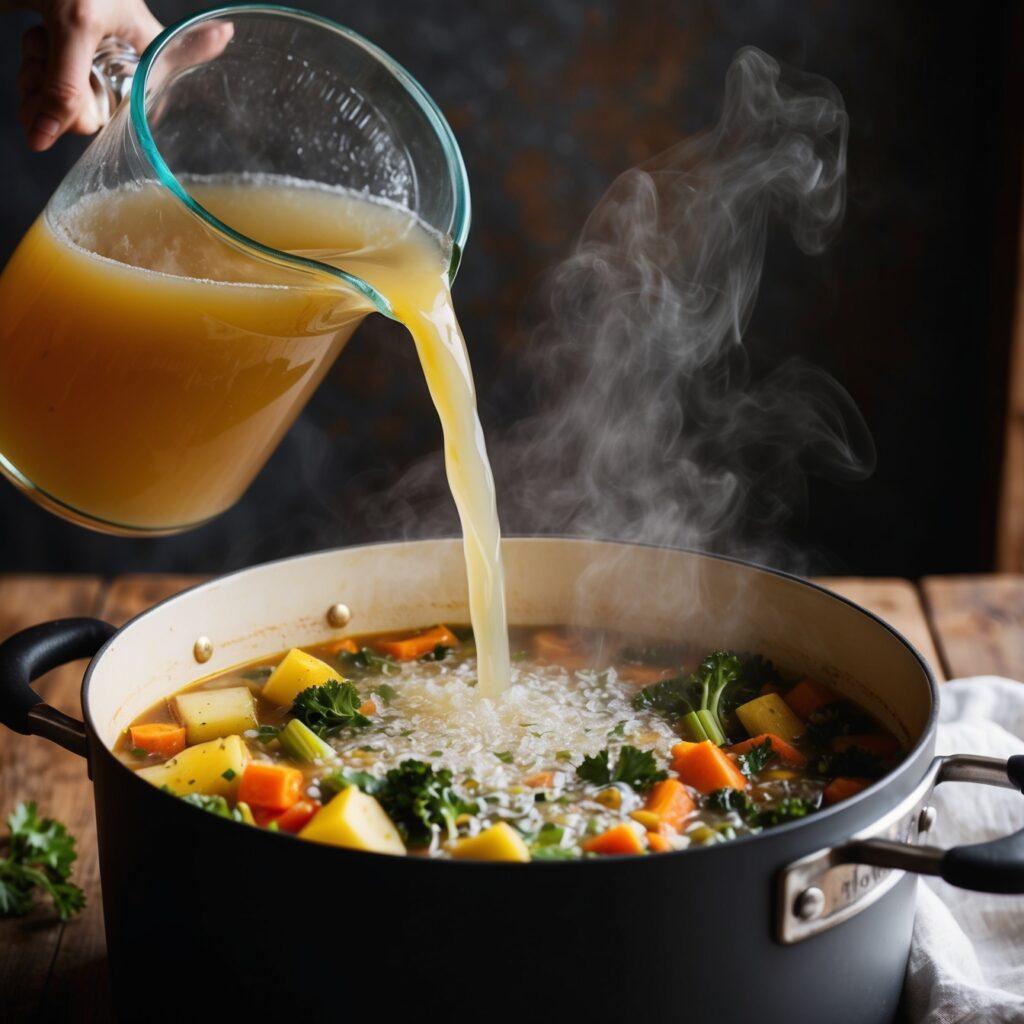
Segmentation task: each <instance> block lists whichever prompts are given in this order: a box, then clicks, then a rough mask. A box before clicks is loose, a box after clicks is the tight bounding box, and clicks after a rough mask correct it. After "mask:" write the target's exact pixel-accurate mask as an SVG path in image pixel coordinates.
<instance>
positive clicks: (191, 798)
mask: <svg viewBox="0 0 1024 1024" xmlns="http://www.w3.org/2000/svg"><path fill="white" fill-rule="evenodd" d="M182 800H184V801H185V803H187V804H191V805H192V806H193V807H198V808H199V809H200V810H201V811H207V812H208V813H210V814H215V815H216V816H217V817H218V818H227V819H228V820H229V821H245V818H244V817H243V816H242V812H241V811H240V810H239V809H238V808H237V807H232V806H231V805H230V804H229V803H228V802H227V800H225V799H224V797H222V796H208V795H207V794H205V793H189V794H188V796H183V797H182Z"/></svg>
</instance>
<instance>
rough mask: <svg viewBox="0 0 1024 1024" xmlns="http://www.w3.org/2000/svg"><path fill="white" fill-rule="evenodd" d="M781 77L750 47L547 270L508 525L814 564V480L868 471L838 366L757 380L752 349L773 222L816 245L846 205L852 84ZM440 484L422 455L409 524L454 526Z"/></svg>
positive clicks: (404, 490)
mask: <svg viewBox="0 0 1024 1024" xmlns="http://www.w3.org/2000/svg"><path fill="white" fill-rule="evenodd" d="M785 79H786V80H785V81H783V80H782V76H781V74H780V68H779V65H778V64H777V63H776V62H775V61H774V60H773V59H772V58H770V57H769V56H767V55H766V54H764V53H762V52H761V51H759V50H756V49H752V48H750V49H745V50H742V51H741V52H740V53H739V54H738V55H737V56H736V58H735V59H734V61H733V63H732V66H731V67H730V69H729V72H728V76H727V79H726V86H725V100H724V109H723V112H722V115H721V118H720V120H719V122H718V124H717V125H716V126H715V127H714V128H713V129H712V130H710V131H708V132H706V133H704V134H701V135H699V136H696V137H694V138H690V139H687V140H685V141H683V142H681V143H679V144H678V145H676V146H674V147H673V148H671V149H669V150H668V151H666V152H665V153H662V154H661V155H660V156H658V157H656V158H654V159H653V160H651V161H650V162H649V163H647V164H644V165H642V166H640V167H636V168H634V169H632V170H630V171H627V172H626V173H624V174H623V175H621V176H620V177H619V178H618V179H617V180H616V181H615V182H614V183H613V184H612V186H611V188H610V189H609V190H608V192H607V193H606V194H605V196H604V197H603V198H602V199H601V201H600V202H599V204H598V206H597V208H596V209H595V210H594V212H593V213H592V214H591V216H590V218H589V220H588V221H587V223H586V225H585V226H584V228H583V231H582V233H581V234H580V237H579V239H578V241H577V243H576V246H575V249H574V251H573V253H572V254H571V255H570V256H569V258H568V259H566V260H565V261H564V262H563V263H562V264H561V265H559V266H558V267H556V268H555V269H554V270H553V271H552V272H551V273H550V275H549V276H548V279H547V281H546V285H545V296H546V300H547V301H546V315H545V316H544V318H543V322H542V324H541V326H540V327H539V328H538V330H537V331H536V335H535V337H534V340H533V344H532V345H531V347H530V351H529V354H528V356H527V360H528V367H527V368H528V370H529V375H530V379H531V380H532V381H533V382H534V383H533V388H534V393H533V394H532V396H531V399H532V400H531V401H530V402H529V406H530V408H532V409H533V410H535V411H534V413H533V414H532V415H530V416H529V418H527V419H525V420H523V421H521V422H519V423H518V424H517V425H516V426H514V427H513V429H512V430H511V431H510V432H509V433H508V434H507V435H505V436H498V437H494V436H493V435H492V436H491V438H490V444H489V447H490V452H491V459H492V463H493V465H494V470H495V476H496V478H497V480H498V487H499V491H498V495H499V498H498V506H499V509H500V511H501V515H502V520H503V524H504V527H505V529H506V531H507V532H512V533H555V534H573V535H582V536H599V537H605V538H613V539H619V540H629V541H645V542H652V543H660V544H674V545H683V546H687V547H697V548H704V549H709V550H716V551H725V552H729V553H733V554H739V555H744V556H748V557H754V558H757V559H759V560H762V561H769V562H775V563H780V562H784V563H786V564H788V565H789V566H790V567H794V568H802V565H800V564H798V563H796V562H795V561H794V555H795V553H794V552H792V551H791V550H789V549H788V548H786V547H785V546H784V545H783V544H782V543H781V541H780V540H779V534H780V528H781V526H782V525H783V524H784V523H785V522H786V520H787V519H789V518H790V517H791V515H792V514H793V512H794V511H795V510H796V509H798V508H799V507H801V505H802V504H803V502H804V500H805V497H806V478H807V475H808V474H809V473H814V474H818V475H825V476H830V477H833V478H839V479H856V478H859V477H861V476H864V475H866V474H867V473H869V472H870V471H871V469H872V468H873V464H874V450H873V445H872V442H871V439H870V436H869V434H868V432H867V429H866V427H865V425H864V423H863V421H862V419H861V417H860V415H859V413H858V412H857V410H856V408H855V406H854V405H853V402H852V400H851V399H850V397H849V395H848V394H847V393H846V392H845V391H844V390H843V388H842V387H841V386H840V385H839V384H838V383H837V382H836V381H834V380H833V379H832V378H831V377H829V376H828V375H827V374H826V373H824V372H823V371H822V370H820V369H816V368H815V367H813V366H811V365H808V364H807V363H805V362H802V361H799V360H789V361H787V362H784V363H783V364H782V365H779V366H777V367H775V368H774V369H772V370H770V371H769V372H767V373H762V374H761V375H760V376H759V375H757V374H756V373H755V372H754V369H753V368H752V363H751V359H750V355H749V353H748V351H747V349H746V348H745V347H744V330H745V328H746V325H747V322H748V320H749V318H750V315H751V311H752V309H753V305H754V302H755V300H756V298H757V292H758V287H759V284H760V279H761V269H762V265H763V261H764V252H765V241H766V235H767V231H768V227H769V224H770V222H772V221H773V220H778V221H780V222H782V223H783V224H785V225H786V226H787V227H788V229H789V231H790V233H791V234H792V237H793V239H794V240H795V242H796V244H797V245H798V246H799V247H800V249H801V250H803V251H804V252H806V253H816V252H819V251H820V250H821V249H822V248H823V247H824V246H825V244H826V243H827V242H828V240H829V239H830V238H831V236H832V235H833V233H834V232H835V231H836V229H837V228H838V226H839V224H840V222H841V220H842V216H843V208H844V188H845V171H846V141H847V118H846V113H845V110H844V107H843V102H842V98H841V96H840V95H839V93H838V91H837V90H836V89H835V87H834V86H833V85H832V84H831V83H830V82H828V81H826V80H825V79H822V78H818V77H812V76H809V75H800V76H796V75H794V74H792V73H787V74H786V76H785ZM470 344H471V346H472V339H470ZM441 479H443V478H442V477H441V474H440V469H439V465H438V463H436V462H431V463H430V464H429V465H425V464H421V465H419V466H416V467H414V468H413V469H412V470H411V471H410V472H409V473H408V474H407V475H406V477H405V479H404V480H403V481H402V483H401V484H400V486H399V488H398V491H397V493H396V494H393V495H392V497H393V498H396V499H397V500H398V502H399V505H401V506H402V508H403V509H404V512H405V513H407V514H409V516H410V518H409V519H407V520H405V525H406V526H408V524H409V523H411V522H415V523H416V524H417V525H416V528H414V529H406V532H407V533H413V532H419V533H421V534H426V535H429V534H436V533H437V532H439V531H438V525H439V524H438V522H437V519H436V516H435V515H432V514H430V513H429V512H428V511H425V509H427V510H429V509H430V507H431V504H432V503H431V501H429V500H425V499H426V492H427V491H428V490H430V489H431V488H433V487H435V486H436V483H437V482H438V481H439V480H441ZM377 508H378V513H379V505H378V506H377ZM401 518H403V519H404V518H405V517H404V516H402V517H401Z"/></svg>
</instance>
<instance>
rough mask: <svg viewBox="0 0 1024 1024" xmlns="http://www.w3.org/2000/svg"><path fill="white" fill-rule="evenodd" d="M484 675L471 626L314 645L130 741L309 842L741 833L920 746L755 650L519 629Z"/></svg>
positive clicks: (782, 818) (195, 789)
mask: <svg viewBox="0 0 1024 1024" xmlns="http://www.w3.org/2000/svg"><path fill="white" fill-rule="evenodd" d="M511 639H512V651H513V669H512V683H513V685H511V686H510V687H509V688H508V689H507V690H505V691H504V692H503V693H502V694H501V695H500V696H499V697H498V698H496V699H493V700H492V699H481V697H480V696H479V694H478V692H477V682H478V681H477V664H476V649H475V644H474V640H473V635H472V631H471V630H470V629H469V628H466V627H457V626H453V627H451V628H449V627H447V626H444V625H437V626H433V627H430V628H422V629H416V630H410V631H408V632H405V633H398V634H387V635H384V634H374V635H367V636H353V637H346V638H345V639H342V640H338V641H335V642H333V643H328V644H323V645H319V646H313V647H309V648H294V649H292V650H290V651H288V652H286V653H284V654H280V655H277V656H275V657H272V658H267V659H266V660H265V661H261V662H258V663H253V664H247V665H243V666H239V667H237V668H234V669H231V670H229V671H227V672H223V673H220V674H217V675H215V676H211V677H208V678H205V679H202V680H199V681H198V682H195V683H193V684H192V685H191V686H189V687H188V688H186V689H184V690H182V691H181V692H179V693H178V694H176V695H175V696H172V697H170V698H168V699H167V700H166V701H164V702H162V703H161V704H159V705H157V706H156V707H153V708H151V709H150V710H149V711H148V712H147V713H146V714H144V715H142V716H141V717H139V718H138V719H137V720H136V721H135V722H134V723H133V724H132V725H131V727H130V728H129V729H127V730H126V732H125V734H124V736H123V737H122V738H121V740H120V741H119V743H118V745H117V747H116V751H115V752H116V754H117V756H118V757H120V758H121V760H122V761H123V762H124V763H125V764H126V765H128V766H129V767H130V768H131V769H132V770H134V771H136V772H137V773H138V774H139V775H140V776H141V777H142V778H144V779H146V780H147V781H149V782H150V783H152V784H153V785H156V786H159V787H162V788H164V789H166V790H167V791H168V792H169V793H172V794H174V795H175V796H177V797H181V798H183V799H184V800H186V801H188V802H189V803H191V804H193V805H194V806H195V807H196V808H197V809H198V810H201V811H204V812H208V813H212V814H216V815H220V816H222V817H224V818H228V819H233V820H234V821H237V822H241V823H244V824H246V825H248V826H251V827H254V828H261V829H269V830H273V831H277V832H281V833H291V834H293V835H297V836H298V837H299V838H300V839H307V840H311V841H314V842H319V843H327V844H333V845H336V846H340V847H348V848H351V849H357V850H364V851H370V852H377V853H389V854H415V855H420V856H428V857H444V858H455V859H461V858H466V859H476V860H510V861H524V862H525V861H536V860H546V861H549V860H574V859H578V858H591V857H603V856H614V855H646V854H656V853H664V852H669V851H673V850H682V849H686V848H688V847H691V846H707V845H709V844H715V843H721V842H727V841H728V840H730V839H733V838H735V837H737V836H742V835H751V834H756V833H758V832H761V831H762V830H764V829H768V828H773V827H775V826H778V825H780V824H783V823H785V822H789V821H795V820H798V819H800V818H803V817H805V816H807V815H809V814H814V813H815V812H816V811H818V810H819V809H820V808H822V807H824V806H828V805H830V804H834V803H836V802H838V801H841V800H844V799H847V798H848V797H850V796H852V795H854V794H856V793H858V792H860V791H861V790H862V789H864V788H865V787H867V786H868V785H870V784H871V782H872V781H873V780H875V779H877V778H879V777H880V776H882V775H883V774H885V773H886V772H887V771H888V770H889V769H890V768H891V767H893V766H894V765H895V764H896V762H897V761H898V760H899V759H900V757H901V755H902V751H901V746H900V743H899V742H898V740H897V739H896V737H895V736H893V735H892V734H891V733H890V732H888V731H887V730H886V729H885V728H884V727H883V726H882V725H881V724H880V723H879V722H878V721H877V720H875V719H874V718H873V717H872V716H871V715H870V714H869V713H868V712H867V711H866V710H865V709H864V708H863V707H861V706H859V705H858V704H856V703H855V702H853V701H852V700H850V699H849V698H848V697H846V696H844V695H842V694H840V693H838V692H837V691H835V690H833V689H830V688H829V687H827V686H825V685H823V684H822V683H820V682H817V681H815V680H813V679H807V678H799V677H794V676H792V675H787V674H786V673H785V672H784V670H781V669H780V668H779V667H777V666H775V665H773V664H772V663H771V662H770V661H768V660H766V659H764V658H763V657H761V656H759V655H758V654H756V653H744V652H732V651H710V652H708V651H703V650H701V649H700V648H699V647H698V646H696V645H694V644H688V643H680V644H665V643H663V642H660V641H648V640H645V639H643V638H642V637H633V636H623V635H620V634H617V633H615V632H612V631H596V630H591V631H588V630H579V629H569V628H563V627H545V628H529V629H513V630H512V632H511Z"/></svg>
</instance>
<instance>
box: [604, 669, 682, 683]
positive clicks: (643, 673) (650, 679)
mask: <svg viewBox="0 0 1024 1024" xmlns="http://www.w3.org/2000/svg"><path fill="white" fill-rule="evenodd" d="M616 672H617V673H618V676H619V678H620V679H625V680H626V682H627V683H633V684H634V685H635V686H650V685H651V683H660V682H661V680H662V679H667V678H668V677H669V676H672V675H675V671H674V670H673V669H670V668H659V667H658V666H657V665H619V666H617V668H616Z"/></svg>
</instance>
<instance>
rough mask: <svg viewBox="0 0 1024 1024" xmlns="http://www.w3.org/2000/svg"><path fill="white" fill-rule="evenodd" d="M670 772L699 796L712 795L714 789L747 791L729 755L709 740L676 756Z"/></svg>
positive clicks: (742, 778) (744, 781) (745, 782)
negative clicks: (702, 794) (701, 794)
mask: <svg viewBox="0 0 1024 1024" xmlns="http://www.w3.org/2000/svg"><path fill="white" fill-rule="evenodd" d="M674 752H675V751H674V749H673V753H674ZM672 770H673V771H674V772H675V773H676V774H677V775H678V776H679V779H680V781H681V782H684V783H685V784H686V785H687V786H693V788H694V789H696V790H699V791H700V792H701V793H713V792H714V791H715V790H716V789H746V788H747V780H746V779H745V778H744V777H743V773H742V772H741V771H740V770H739V768H737V767H736V765H735V764H733V762H732V761H731V760H730V758H729V755H728V754H727V753H726V752H725V751H724V750H722V749H721V748H720V747H717V746H716V745H715V744H714V743H712V742H711V740H705V741H704V742H703V743H695V744H693V745H692V746H691V747H690V749H689V750H684V751H682V752H681V753H680V754H677V755H676V757H675V760H674V761H673V762H672Z"/></svg>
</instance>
